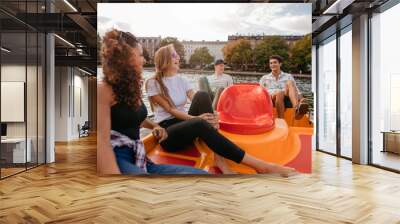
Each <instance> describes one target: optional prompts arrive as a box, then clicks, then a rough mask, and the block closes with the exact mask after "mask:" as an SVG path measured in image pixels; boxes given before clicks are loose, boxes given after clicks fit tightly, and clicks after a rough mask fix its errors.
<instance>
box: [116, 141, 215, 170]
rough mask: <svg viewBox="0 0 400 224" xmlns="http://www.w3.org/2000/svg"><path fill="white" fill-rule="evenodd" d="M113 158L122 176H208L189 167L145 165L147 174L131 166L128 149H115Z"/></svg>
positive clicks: (149, 163)
mask: <svg viewBox="0 0 400 224" xmlns="http://www.w3.org/2000/svg"><path fill="white" fill-rule="evenodd" d="M114 153H115V157H116V159H117V164H118V167H119V170H120V171H121V173H122V174H147V173H150V174H208V173H207V172H206V171H204V170H201V169H197V168H194V167H191V166H179V165H169V164H155V163H152V162H148V163H147V166H146V168H147V173H146V172H145V171H144V170H142V169H140V168H139V167H137V166H136V165H135V164H133V162H132V159H133V158H134V154H133V151H132V150H131V149H130V148H128V147H115V148H114Z"/></svg>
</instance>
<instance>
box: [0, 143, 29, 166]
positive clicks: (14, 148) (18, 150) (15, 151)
mask: <svg viewBox="0 0 400 224" xmlns="http://www.w3.org/2000/svg"><path fill="white" fill-rule="evenodd" d="M26 142H27V143H28V144H27V146H28V147H26V154H25V138H6V139H1V157H2V158H3V159H4V154H6V155H7V154H9V155H10V154H11V152H12V163H25V162H31V160H32V159H31V158H32V153H31V146H32V140H31V139H30V138H28V139H27V140H26ZM9 159H10V160H11V158H9ZM7 162H11V161H7Z"/></svg>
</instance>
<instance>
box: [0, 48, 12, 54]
mask: <svg viewBox="0 0 400 224" xmlns="http://www.w3.org/2000/svg"><path fill="white" fill-rule="evenodd" d="M1 50H2V51H4V52H6V53H10V52H11V50H9V49H7V48H5V47H1Z"/></svg>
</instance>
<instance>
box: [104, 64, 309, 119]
mask: <svg viewBox="0 0 400 224" xmlns="http://www.w3.org/2000/svg"><path fill="white" fill-rule="evenodd" d="M97 74H98V77H99V79H100V78H101V77H102V69H101V68H98V71H97ZM153 74H154V72H152V71H146V70H145V71H144V72H143V77H144V78H145V79H147V78H149V77H151V76H152V75H153ZM180 74H181V75H183V76H184V77H186V78H187V79H188V81H189V82H190V83H191V85H192V87H193V88H194V90H198V84H197V82H198V80H199V78H200V77H201V76H203V75H209V74H192V73H191V74H185V73H180ZM232 78H233V82H234V83H258V81H259V79H260V78H261V77H260V76H243V75H241V76H232ZM295 80H296V83H297V86H298V88H299V90H300V91H301V92H302V94H303V96H304V97H305V98H306V99H307V102H308V104H309V108H310V110H311V116H313V100H314V97H313V94H312V92H311V79H309V78H295ZM143 102H144V104H145V105H146V107H147V109H148V111H149V115H151V114H152V112H151V109H150V104H149V101H148V98H147V95H146V92H145V91H143ZM187 107H189V105H187Z"/></svg>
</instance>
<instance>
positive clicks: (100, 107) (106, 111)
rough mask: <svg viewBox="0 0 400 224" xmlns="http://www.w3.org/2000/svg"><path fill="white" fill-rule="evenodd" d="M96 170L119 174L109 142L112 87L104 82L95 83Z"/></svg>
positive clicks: (100, 172) (103, 172)
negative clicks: (96, 91)
mask: <svg viewBox="0 0 400 224" xmlns="http://www.w3.org/2000/svg"><path fill="white" fill-rule="evenodd" d="M97 90H98V93H97V172H98V173H99V174H119V173H120V170H119V168H118V164H117V160H116V158H115V154H114V151H113V149H112V146H111V143H110V132H111V104H112V102H113V94H112V89H111V88H110V86H108V85H107V84H106V83H104V82H99V83H98V85H97Z"/></svg>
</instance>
